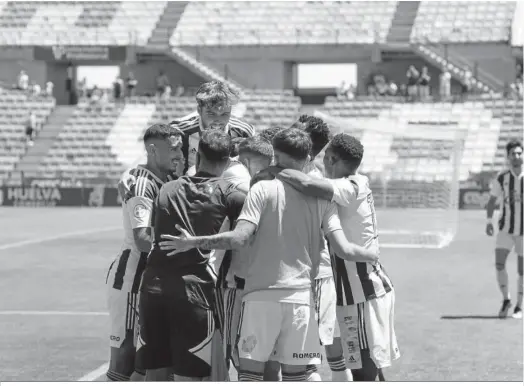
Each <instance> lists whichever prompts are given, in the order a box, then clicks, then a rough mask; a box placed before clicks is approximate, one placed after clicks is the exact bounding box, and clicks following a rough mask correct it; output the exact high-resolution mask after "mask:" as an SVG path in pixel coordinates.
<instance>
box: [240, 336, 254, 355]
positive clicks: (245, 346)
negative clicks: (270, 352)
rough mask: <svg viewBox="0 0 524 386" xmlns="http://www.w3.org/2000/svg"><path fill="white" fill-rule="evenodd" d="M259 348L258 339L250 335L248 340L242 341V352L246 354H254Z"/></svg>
mask: <svg viewBox="0 0 524 386" xmlns="http://www.w3.org/2000/svg"><path fill="white" fill-rule="evenodd" d="M256 346H257V337H256V336H255V335H250V336H248V337H247V338H244V339H242V351H243V352H245V353H248V354H249V353H250V352H252V351H253V350H254V349H255V347H256Z"/></svg>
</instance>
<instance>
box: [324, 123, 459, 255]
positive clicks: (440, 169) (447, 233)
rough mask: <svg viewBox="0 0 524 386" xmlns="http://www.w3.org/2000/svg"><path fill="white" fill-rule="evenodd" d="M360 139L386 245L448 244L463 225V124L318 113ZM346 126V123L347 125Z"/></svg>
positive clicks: (383, 241) (381, 235) (362, 167)
mask: <svg viewBox="0 0 524 386" xmlns="http://www.w3.org/2000/svg"><path fill="white" fill-rule="evenodd" d="M315 115H317V116H318V117H320V118H323V119H325V120H326V123H328V124H329V125H330V126H331V125H332V124H334V123H335V124H336V125H337V128H336V129H335V130H333V131H335V132H347V133H348V134H351V135H354V136H356V137H357V138H359V139H360V140H361V142H362V143H363V145H364V160H363V163H362V165H361V168H360V172H361V173H362V174H364V175H367V176H368V177H369V180H370V187H371V190H372V192H373V197H374V205H375V210H376V212H377V222H378V233H379V243H380V245H381V246H382V247H385V248H444V247H446V246H448V245H449V244H450V243H451V242H452V241H453V239H454V237H455V235H456V232H457V228H458V210H459V208H458V197H459V186H460V183H459V173H460V165H461V159H462V149H463V143H464V138H465V134H466V133H465V132H464V130H460V129H459V128H458V127H453V128H446V127H442V126H440V127H437V128H435V127H434V126H429V127H426V126H424V125H408V124H405V123H404V124H400V123H398V122H396V121H389V122H385V121H384V120H380V119H375V120H361V121H359V120H358V119H344V118H335V117H330V116H328V115H326V114H322V113H315ZM344 128H345V129H344Z"/></svg>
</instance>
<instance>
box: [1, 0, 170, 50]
mask: <svg viewBox="0 0 524 386" xmlns="http://www.w3.org/2000/svg"><path fill="white" fill-rule="evenodd" d="M166 4H167V2H166V1H153V2H127V1H126V2H117V1H113V2H60V1H57V2H18V1H17V2H15V1H9V2H6V4H4V6H3V7H2V8H0V44H4V45H13V43H15V44H18V45H44V46H45V45H56V44H57V43H59V44H73V45H74V44H76V45H127V44H129V43H131V42H132V43H134V44H138V45H146V44H147V42H148V40H149V38H150V37H151V34H152V32H153V30H154V28H155V26H156V24H157V22H158V20H159V19H160V16H161V15H162V13H163V11H164V9H165V7H166Z"/></svg>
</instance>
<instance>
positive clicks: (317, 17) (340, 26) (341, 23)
mask: <svg viewBox="0 0 524 386" xmlns="http://www.w3.org/2000/svg"><path fill="white" fill-rule="evenodd" d="M396 6H397V4H396V2H395V1H390V2H385V1H383V2H373V3H371V2H369V3H368V2H349V1H348V2H305V1H300V2H289V1H288V2H271V1H270V2H246V1H240V2H191V3H189V4H188V6H187V8H186V10H185V12H184V13H183V15H182V17H181V19H180V21H179V23H178V24H177V27H176V29H175V31H174V32H173V35H172V37H171V40H170V42H171V44H172V45H173V46H188V45H197V46H201V45H204V46H206V45H211V46H212V45H220V44H224V43H227V44H228V45H255V44H270V45H276V44H296V43H300V44H333V43H373V42H375V41H378V42H384V41H385V39H386V36H387V33H388V31H389V27H390V26H391V21H392V19H393V15H394V13H395V10H396Z"/></svg>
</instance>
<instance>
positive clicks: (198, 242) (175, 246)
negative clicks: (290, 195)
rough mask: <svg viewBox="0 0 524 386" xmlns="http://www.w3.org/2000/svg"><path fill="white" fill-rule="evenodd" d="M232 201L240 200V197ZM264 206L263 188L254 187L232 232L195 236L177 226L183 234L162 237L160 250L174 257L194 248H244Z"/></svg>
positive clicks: (231, 215)
mask: <svg viewBox="0 0 524 386" xmlns="http://www.w3.org/2000/svg"><path fill="white" fill-rule="evenodd" d="M239 194H240V193H239ZM230 199H232V200H239V196H236V197H231V198H230ZM233 206H235V204H231V207H233ZM264 206H265V194H264V190H263V187H261V186H260V184H259V185H256V186H254V187H253V188H252V189H251V190H250V191H249V193H248V194H247V197H246V199H245V203H244V205H243V207H242V210H241V212H240V215H239V216H238V221H237V223H236V226H235V229H233V230H232V231H229V232H224V233H219V234H216V235H211V236H193V235H191V234H189V232H188V231H186V230H185V229H182V228H181V227H179V226H178V225H177V229H178V230H179V231H180V233H181V234H180V236H172V235H161V237H162V239H164V240H165V241H162V242H160V243H159V245H160V249H162V250H164V251H171V252H170V253H168V254H167V255H168V256H172V255H174V254H176V253H179V252H183V251H187V250H189V249H192V248H202V249H226V250H227V249H240V248H243V247H244V246H246V245H247V244H248V243H249V242H250V240H251V237H252V236H253V235H254V234H255V232H256V229H257V226H258V223H259V221H260V216H261V214H262V210H263V208H264ZM237 207H238V205H237ZM229 216H230V218H232V217H233V216H234V210H232V211H231V214H230V215H229Z"/></svg>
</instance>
